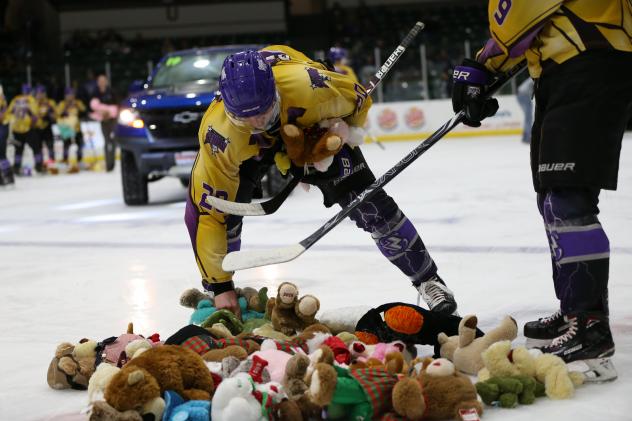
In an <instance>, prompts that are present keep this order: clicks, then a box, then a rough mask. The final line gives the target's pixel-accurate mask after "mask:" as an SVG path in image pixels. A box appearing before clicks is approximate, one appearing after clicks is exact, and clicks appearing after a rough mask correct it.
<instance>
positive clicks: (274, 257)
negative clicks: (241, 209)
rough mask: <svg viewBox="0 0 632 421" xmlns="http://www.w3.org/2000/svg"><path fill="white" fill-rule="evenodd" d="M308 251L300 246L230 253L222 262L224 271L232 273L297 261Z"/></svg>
mask: <svg viewBox="0 0 632 421" xmlns="http://www.w3.org/2000/svg"><path fill="white" fill-rule="evenodd" d="M305 250H307V249H306V248H305V247H303V246H302V245H300V244H295V245H292V246H287V247H279V248H275V249H265V250H243V251H235V252H232V253H228V254H227V255H226V256H225V257H224V260H223V261H222V269H224V270H225V271H227V272H232V271H235V270H241V269H250V268H256V267H259V266H266V265H274V264H277V263H284V262H289V261H290V260H294V259H296V258H297V257H298V256H300V255H301V254H303V253H304V252H305Z"/></svg>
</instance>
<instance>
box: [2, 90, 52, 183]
mask: <svg viewBox="0 0 632 421" xmlns="http://www.w3.org/2000/svg"><path fill="white" fill-rule="evenodd" d="M6 121H7V122H8V123H9V127H10V128H11V132H12V133H13V141H14V143H15V157H14V160H13V169H14V171H15V173H16V174H20V170H21V169H22V154H23V153H24V147H25V146H26V145H29V146H30V147H31V150H32V151H33V156H34V158H35V170H36V171H38V172H39V171H42V169H43V166H42V145H41V144H40V143H39V139H38V138H37V135H36V134H35V131H34V130H33V129H34V128H35V123H36V122H37V106H36V104H35V98H33V95H31V86H30V85H28V84H26V83H25V84H23V85H22V93H21V94H20V95H17V96H15V97H14V98H13V99H12V100H11V103H10V104H9V108H8V109H7V117H6Z"/></svg>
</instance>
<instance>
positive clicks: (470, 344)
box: [437, 315, 518, 375]
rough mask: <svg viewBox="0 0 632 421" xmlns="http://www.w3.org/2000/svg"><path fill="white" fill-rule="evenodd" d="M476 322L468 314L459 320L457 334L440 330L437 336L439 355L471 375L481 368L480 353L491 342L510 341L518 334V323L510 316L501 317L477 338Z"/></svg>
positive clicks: (475, 319) (472, 316)
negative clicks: (492, 326)
mask: <svg viewBox="0 0 632 421" xmlns="http://www.w3.org/2000/svg"><path fill="white" fill-rule="evenodd" d="M477 324H478V319H477V317H476V316H474V315H468V316H465V317H463V319H461V321H460V322H459V334H458V335H455V336H448V335H446V334H445V333H443V332H441V333H439V335H438V336H437V340H438V341H439V344H440V345H441V348H440V355H441V357H443V358H447V359H448V360H450V361H452V362H453V363H454V366H455V367H456V369H457V370H459V371H461V372H463V373H467V374H471V375H476V374H477V373H478V372H479V370H480V369H481V368H483V365H484V364H483V359H482V358H481V353H482V352H483V351H485V350H486V349H487V348H489V346H490V345H491V344H493V343H494V342H498V341H502V340H509V341H512V340H514V339H515V338H516V336H517V335H518V325H517V323H516V321H515V320H514V319H513V318H511V317H510V316H506V317H505V318H503V320H502V321H501V322H500V324H499V325H498V326H496V327H495V328H494V329H491V330H489V331H488V332H487V333H485V335H484V336H480V337H478V338H477V337H476V325H477Z"/></svg>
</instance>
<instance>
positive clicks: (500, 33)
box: [452, 0, 632, 381]
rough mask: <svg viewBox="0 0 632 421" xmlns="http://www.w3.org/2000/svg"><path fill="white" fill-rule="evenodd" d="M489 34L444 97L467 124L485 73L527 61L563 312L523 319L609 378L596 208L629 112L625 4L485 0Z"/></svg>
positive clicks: (543, 207) (597, 376) (491, 104)
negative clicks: (534, 103) (452, 87)
mask: <svg viewBox="0 0 632 421" xmlns="http://www.w3.org/2000/svg"><path fill="white" fill-rule="evenodd" d="M489 24H490V32H491V33H492V34H493V38H492V39H490V40H489V41H488V42H487V44H486V45H485V47H484V48H483V49H482V50H481V51H479V53H478V55H477V59H476V61H474V60H467V59H466V60H465V61H464V63H463V64H462V66H460V67H457V69H455V71H454V82H455V85H454V90H453V96H452V101H453V105H454V109H455V111H460V110H464V111H465V113H466V116H467V120H466V124H469V125H471V126H479V125H480V121H481V120H483V119H484V118H486V117H489V116H491V115H493V114H495V112H496V110H497V109H498V103H497V102H496V100H495V99H485V96H484V92H485V89H486V86H487V83H488V81H490V79H491V75H492V74H493V73H494V72H502V71H504V70H507V69H509V68H510V67H511V66H513V65H515V64H516V63H517V62H518V61H520V60H524V59H525V58H526V60H527V62H528V65H529V73H530V75H531V77H532V78H534V79H535V100H536V111H535V120H534V124H533V130H532V135H531V173H532V176H533V184H534V187H535V191H536V193H537V204H538V209H539V211H540V214H541V216H542V219H543V220H544V226H545V229H546V235H547V237H548V241H549V246H550V250H551V259H552V264H553V265H552V266H553V283H554V286H555V293H556V295H557V298H558V299H559V300H560V308H559V310H557V311H556V312H555V313H553V314H552V315H550V316H548V317H544V318H541V319H539V320H537V321H532V322H528V323H526V324H525V326H524V335H525V336H526V337H527V339H528V341H529V342H533V340H541V341H544V342H545V343H546V345H544V346H543V347H542V350H543V351H544V352H548V353H552V354H556V355H559V356H560V357H562V358H563V359H564V360H565V361H566V362H571V361H579V360H582V361H584V362H585V363H586V365H587V366H588V367H589V369H588V370H587V374H588V375H589V376H590V378H589V380H596V381H605V380H612V379H614V378H616V375H617V374H616V371H615V370H614V367H613V365H612V363H611V362H610V360H609V357H610V356H612V355H613V354H614V342H613V339H612V333H611V332H610V324H609V319H608V315H609V313H608V265H609V258H610V245H609V242H608V237H607V236H606V233H605V231H604V229H603V228H602V226H601V224H600V222H599V219H598V218H597V215H598V213H599V208H598V207H597V205H598V203H599V192H600V190H601V189H607V190H615V189H616V188H617V175H618V168H619V151H620V149H621V140H622V138H623V132H624V130H625V126H626V122H627V119H628V118H629V116H630V111H632V77H630V76H629V75H630V74H632V39H631V34H632V6H631V4H630V2H629V1H628V0H601V1H593V0H572V1H560V0H557V1H554V0H541V1H535V2H534V1H527V0H513V1H511V0H491V1H490V4H489Z"/></svg>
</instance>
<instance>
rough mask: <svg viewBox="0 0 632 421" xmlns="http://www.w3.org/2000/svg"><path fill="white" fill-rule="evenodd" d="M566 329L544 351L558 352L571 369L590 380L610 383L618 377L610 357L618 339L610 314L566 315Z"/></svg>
mask: <svg viewBox="0 0 632 421" xmlns="http://www.w3.org/2000/svg"><path fill="white" fill-rule="evenodd" d="M566 320H567V321H568V328H567V330H566V332H565V333H564V334H563V335H561V336H558V337H557V338H555V339H553V341H552V342H551V344H550V345H548V346H544V347H542V348H540V349H541V350H542V352H545V353H550V354H554V355H557V356H558V357H560V358H562V359H563V360H564V361H565V362H566V363H568V364H569V369H573V370H577V371H581V372H583V373H584V375H585V376H586V381H587V382H599V383H600V382H606V381H612V380H615V379H616V378H617V371H616V370H615V368H614V365H613V363H612V361H611V360H610V357H611V356H612V355H614V341H613V340H612V333H611V332H610V326H609V323H608V317H607V316H604V315H603V314H596V313H577V314H573V315H571V314H569V315H567V316H566Z"/></svg>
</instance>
